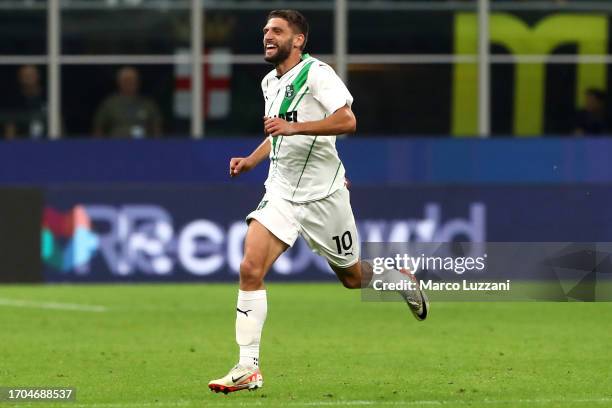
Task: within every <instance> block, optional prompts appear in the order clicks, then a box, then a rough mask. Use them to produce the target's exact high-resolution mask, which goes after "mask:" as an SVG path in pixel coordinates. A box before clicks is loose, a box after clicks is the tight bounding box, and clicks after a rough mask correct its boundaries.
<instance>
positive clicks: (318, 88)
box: [308, 62, 353, 115]
mask: <svg viewBox="0 0 612 408" xmlns="http://www.w3.org/2000/svg"><path fill="white" fill-rule="evenodd" d="M314 64H315V66H313V67H312V68H311V70H310V72H309V74H308V79H309V83H310V92H311V94H312V96H313V98H315V99H316V100H317V101H318V102H319V103H320V104H321V105H322V106H323V108H324V109H325V111H326V112H327V114H328V115H331V114H332V113H334V112H335V111H337V110H338V109H340V108H342V107H343V106H344V105H348V106H349V107H350V106H351V105H352V103H353V96H352V95H351V94H350V92H349V91H348V89H347V88H346V85H344V82H342V80H341V79H340V77H338V75H336V73H335V72H334V70H333V69H332V68H331V67H330V66H328V65H326V64H322V63H320V62H315V63H314Z"/></svg>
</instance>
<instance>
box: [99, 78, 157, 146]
mask: <svg viewBox="0 0 612 408" xmlns="http://www.w3.org/2000/svg"><path fill="white" fill-rule="evenodd" d="M117 89H118V92H117V93H116V94H114V95H111V96H109V97H108V98H106V99H105V100H104V101H103V102H102V104H101V105H100V107H98V110H97V112H96V115H95V117H94V135H96V136H110V137H132V138H142V137H147V136H159V135H160V134H161V123H162V118H161V113H160V111H159V108H158V106H157V104H156V103H155V102H154V101H152V100H150V99H148V98H145V97H143V96H141V95H140V94H139V91H140V77H139V74H138V71H137V70H136V69H135V68H133V67H123V68H121V69H120V70H119V71H118V72H117Z"/></svg>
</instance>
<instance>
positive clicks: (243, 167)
mask: <svg viewBox="0 0 612 408" xmlns="http://www.w3.org/2000/svg"><path fill="white" fill-rule="evenodd" d="M229 167H230V168H229V171H230V177H236V176H238V175H239V174H242V173H246V172H247V171H249V170H251V168H252V167H253V165H252V164H251V162H250V160H249V158H248V157H232V158H231V159H230V166H229Z"/></svg>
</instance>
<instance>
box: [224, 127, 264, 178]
mask: <svg viewBox="0 0 612 408" xmlns="http://www.w3.org/2000/svg"><path fill="white" fill-rule="evenodd" d="M270 148H271V145H270V139H268V138H267V137H266V139H265V140H264V141H263V142H262V143H261V144H260V145H259V146H257V149H255V150H253V153H251V154H250V155H249V156H248V157H232V158H231V160H230V177H235V176H238V175H239V174H242V173H246V172H247V171H249V170H251V169H252V168H254V167H255V166H257V165H258V164H259V163H261V161H262V160H263V159H265V158H266V157H268V156H269V155H270Z"/></svg>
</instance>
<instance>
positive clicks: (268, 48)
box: [265, 44, 278, 54]
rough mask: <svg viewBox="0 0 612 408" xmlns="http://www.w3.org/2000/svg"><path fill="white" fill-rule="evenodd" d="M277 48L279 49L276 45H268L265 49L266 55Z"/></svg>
mask: <svg viewBox="0 0 612 408" xmlns="http://www.w3.org/2000/svg"><path fill="white" fill-rule="evenodd" d="M277 48H278V46H276V45H274V44H266V47H265V51H266V54H267V53H269V52H272V51H274V50H276V49H277Z"/></svg>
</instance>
